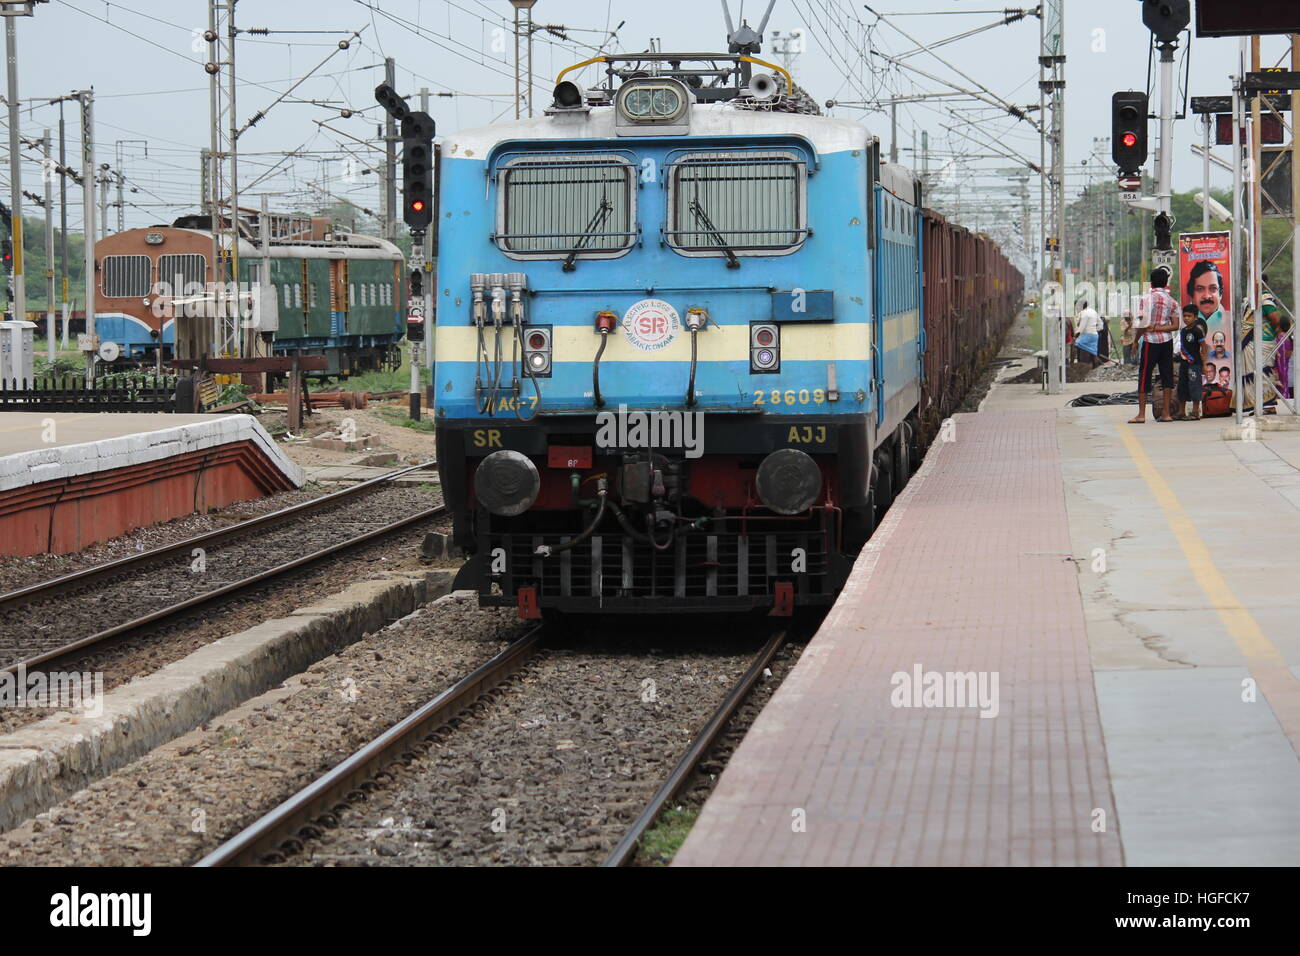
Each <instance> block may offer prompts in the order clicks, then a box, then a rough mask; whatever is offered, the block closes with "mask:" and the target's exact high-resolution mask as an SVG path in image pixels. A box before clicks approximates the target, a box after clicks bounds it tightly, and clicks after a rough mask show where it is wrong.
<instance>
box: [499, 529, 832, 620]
mask: <svg viewBox="0 0 1300 956" xmlns="http://www.w3.org/2000/svg"><path fill="white" fill-rule="evenodd" d="M572 538H573V536H572V535H557V534H540V535H539V534H502V535H491V536H490V537H489V539H488V550H489V553H490V554H494V555H501V554H502V553H504V555H505V557H506V570H505V571H504V572H501V573H498V574H493V575H491V579H492V581H494V582H495V583H496V584H497V585H498V586H499V587H500V589H501V593H502V596H503V597H504V598H505V599H507V600H509V599H510V598H511V596H512V595H514V594H516V593H517V592H518V590H519V589H520V588H524V587H534V588H536V589H537V595H538V597H539V599H540V600H541V601H542V602H543V603H544V604H545V603H547V599H548V598H562V599H570V598H575V599H588V600H589V601H593V602H596V603H599V604H601V605H607V604H608V605H614V604H617V603H618V602H620V601H629V600H630V601H636V602H638V603H639V602H642V601H646V600H655V599H663V600H677V601H680V600H682V599H687V600H690V599H699V600H709V599H714V600H726V599H728V598H736V599H742V600H745V601H748V602H750V603H754V604H763V603H769V602H770V600H771V598H772V597H773V596H774V595H775V592H776V584H777V582H780V581H786V582H790V583H791V584H792V585H793V586H794V589H795V594H796V596H797V597H799V598H805V599H807V598H822V597H825V598H830V597H831V596H833V593H834V590H835V588H836V586H837V585H836V583H835V582H833V581H832V580H831V575H830V573H829V571H830V560H829V558H828V555H827V540H826V534H825V532H822V531H808V532H781V533H773V534H749V535H739V534H693V535H684V536H682V537H680V538H679V539H678V540H677V541H675V542H674V543H673V544H671V545H670V546H669V547H668V549H667V550H665V551H659V550H657V549H655V548H653V547H651V545H649V544H648V543H646V542H643V541H638V540H636V539H634V538H632V537H630V536H628V535H622V534H604V535H593V536H592V537H591V538H589V539H587V540H586V541H584V542H582V543H581V544H579V545H577V546H576V547H574V548H571V549H569V550H568V551H560V552H557V553H555V554H552V555H550V556H549V557H545V558H543V557H539V556H538V555H537V549H538V548H539V547H541V546H543V545H545V546H548V547H550V548H557V547H559V546H560V545H561V544H563V543H564V542H566V541H569V540H571V539H572ZM498 549H500V550H498ZM502 603H505V601H503V602H502Z"/></svg>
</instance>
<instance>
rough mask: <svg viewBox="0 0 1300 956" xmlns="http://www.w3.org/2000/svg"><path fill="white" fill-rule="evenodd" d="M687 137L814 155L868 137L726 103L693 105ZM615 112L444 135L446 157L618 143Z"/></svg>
mask: <svg viewBox="0 0 1300 956" xmlns="http://www.w3.org/2000/svg"><path fill="white" fill-rule="evenodd" d="M690 109H691V127H690V134H689V135H690V136H692V137H700V136H756V135H757V136H782V135H786V136H789V135H793V136H802V137H803V138H804V139H806V140H808V142H810V143H812V145H813V148H814V149H815V150H816V151H817V152H818V154H826V153H842V152H848V151H849V150H854V149H859V150H864V149H866V148H867V147H868V146H869V145H870V143H871V133H870V132H869V131H868V130H867V128H866V127H865V126H863V125H862V124H861V123H857V122H854V121H853V120H846V119H836V118H834V117H830V116H816V115H813V114H809V113H777V112H773V111H771V110H756V109H740V108H738V107H736V106H734V105H733V104H730V103H696V104H694V105H692V106H691V108H690ZM618 138H619V137H618V136H617V134H616V132H615V129H614V108H613V107H612V106H593V107H591V108H590V109H588V110H571V111H569V110H566V111H562V112H557V113H552V114H550V115H546V116H534V117H532V118H530V119H521V120H512V121H510V122H506V123H493V124H491V125H490V126H476V127H473V128H471V129H464V130H460V131H459V132H456V133H452V134H451V135H449V136H445V137H443V140H442V155H443V158H444V159H479V160H482V159H485V158H486V157H487V154H488V153H489V152H491V151H492V149H493V148H494V147H495V146H497V145H498V144H499V143H504V142H508V141H512V140H530V139H532V140H537V139H606V140H614V139H618Z"/></svg>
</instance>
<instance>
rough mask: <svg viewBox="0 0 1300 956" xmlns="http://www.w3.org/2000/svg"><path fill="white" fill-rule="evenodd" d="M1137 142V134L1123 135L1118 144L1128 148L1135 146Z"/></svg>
mask: <svg viewBox="0 0 1300 956" xmlns="http://www.w3.org/2000/svg"><path fill="white" fill-rule="evenodd" d="M1137 141H1138V138H1137V133H1125V134H1124V135H1123V136H1121V137H1120V142H1121V143H1123V144H1124V145H1125V146H1128V147H1130V148H1131V147H1133V146H1136V145H1137Z"/></svg>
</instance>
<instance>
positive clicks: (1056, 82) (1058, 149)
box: [1038, 0, 1066, 395]
mask: <svg viewBox="0 0 1300 956" xmlns="http://www.w3.org/2000/svg"><path fill="white" fill-rule="evenodd" d="M1064 7H1065V0H1044V2H1043V5H1042V11H1043V13H1042V17H1041V18H1040V21H1039V37H1040V53H1039V57H1038V88H1039V97H1040V99H1039V108H1040V113H1039V116H1040V117H1041V119H1040V121H1039V122H1040V128H1041V129H1042V135H1043V137H1044V138H1043V140H1042V141H1041V142H1040V152H1041V153H1042V154H1043V156H1042V160H1043V161H1042V162H1041V163H1040V167H1041V168H1042V170H1043V179H1042V181H1041V182H1040V186H1039V189H1040V193H1041V198H1042V201H1043V221H1044V227H1043V232H1044V233H1045V236H1044V246H1045V248H1044V250H1043V255H1044V256H1045V259H1044V265H1045V268H1044V279H1046V278H1047V277H1048V276H1050V277H1051V278H1050V281H1051V282H1052V283H1054V284H1055V285H1054V289H1055V290H1056V291H1055V296H1052V297H1049V296H1048V295H1047V289H1046V282H1045V283H1044V291H1043V294H1042V295H1041V296H1040V305H1039V308H1040V311H1041V313H1042V320H1043V339H1044V343H1045V344H1044V348H1045V349H1046V350H1047V391H1048V394H1051V395H1057V394H1060V391H1061V385H1062V382H1063V381H1064V378H1065V334H1064V333H1065V328H1064V324H1063V322H1064V312H1065V305H1066V303H1065V302H1064V299H1063V296H1064V288H1065V286H1064V279H1065V19H1064ZM1049 110H1050V116H1051V118H1050V121H1049V119H1048V111H1049ZM1049 144H1050V146H1051V163H1050V169H1051V172H1050V174H1049V173H1048V172H1047V169H1048V163H1047V159H1046V152H1047V146H1048V145H1049ZM1053 233H1055V235H1053ZM1049 298H1052V299H1053V300H1054V303H1053V304H1054V308H1052V309H1051V310H1050V311H1051V312H1052V313H1053V314H1052V315H1051V316H1050V317H1049V315H1048V312H1049V308H1048V300H1049Z"/></svg>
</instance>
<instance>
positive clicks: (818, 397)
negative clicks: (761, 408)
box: [754, 388, 826, 405]
mask: <svg viewBox="0 0 1300 956" xmlns="http://www.w3.org/2000/svg"><path fill="white" fill-rule="evenodd" d="M825 401H826V390H825V389H824V388H814V389H811V390H809V389H806V388H801V389H799V391H797V392H796V391H795V390H794V389H793V388H787V389H786V390H785V391H784V392H783V391H781V390H780V389H779V388H773V389H760V390H758V391H756V392H754V404H755V405H808V404H813V405H821V404H822V403H823V402H825Z"/></svg>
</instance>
